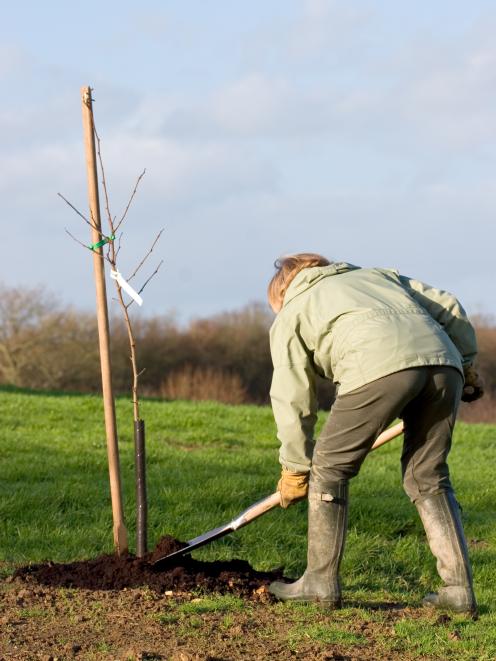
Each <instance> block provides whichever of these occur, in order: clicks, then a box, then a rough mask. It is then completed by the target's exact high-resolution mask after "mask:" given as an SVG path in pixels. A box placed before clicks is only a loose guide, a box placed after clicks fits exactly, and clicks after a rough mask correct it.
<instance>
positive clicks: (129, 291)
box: [110, 269, 143, 305]
mask: <svg viewBox="0 0 496 661" xmlns="http://www.w3.org/2000/svg"><path fill="white" fill-rule="evenodd" d="M110 277H111V278H112V280H116V281H117V284H118V285H120V286H121V287H122V289H124V291H125V292H126V294H129V296H130V297H131V298H132V299H133V301H136V303H137V304H138V305H143V299H142V298H141V296H140V295H139V294H138V292H136V291H134V289H133V288H132V287H131V285H130V284H129V282H126V281H125V280H124V278H123V277H122V275H121V273H119V271H114V270H113V269H111V271H110Z"/></svg>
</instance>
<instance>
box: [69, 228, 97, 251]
mask: <svg viewBox="0 0 496 661" xmlns="http://www.w3.org/2000/svg"><path fill="white" fill-rule="evenodd" d="M65 231H66V233H67V234H68V235H69V236H70V237H71V239H72V240H73V241H75V242H76V243H79V245H80V246H83V248H86V250H91V248H90V247H89V246H87V245H86V244H85V243H83V242H82V241H80V240H79V239H76V237H75V236H74V234H71V233H70V232H69V230H68V229H67V227H66V228H65ZM91 252H93V251H91Z"/></svg>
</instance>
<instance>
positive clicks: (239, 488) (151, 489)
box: [0, 390, 496, 660]
mask: <svg viewBox="0 0 496 661" xmlns="http://www.w3.org/2000/svg"><path fill="white" fill-rule="evenodd" d="M0 405H1V411H2V426H1V428H0V456H1V460H0V463H1V471H0V561H1V563H0V571H1V572H2V576H3V578H4V579H5V578H6V577H8V576H9V575H10V574H11V573H12V571H13V569H14V568H15V566H18V565H20V564H28V563H31V562H38V561H43V560H54V561H70V560H74V559H83V558H88V557H92V556H96V555H100V554H102V553H104V552H111V550H112V532H111V528H112V522H111V514H110V504H109V494H108V473H107V463H106V448H105V438H104V428H103V422H102V404H101V400H100V399H99V398H98V397H92V396H68V395H47V394H29V393H21V392H9V391H6V390H4V391H2V392H0ZM117 413H118V429H119V435H120V450H121V466H122V479H123V488H124V500H125V510H126V518H127V524H128V530H129V534H130V540H131V547H132V546H133V537H134V530H133V522H134V511H133V508H134V465H133V440H132V408H131V405H130V403H129V402H128V401H127V400H124V399H122V400H119V401H118V402H117ZM142 415H143V418H144V419H145V421H146V426H147V466H148V494H149V505H150V509H149V545H150V547H153V545H154V543H155V542H156V541H157V540H158V539H159V538H160V537H161V536H162V535H163V534H166V533H167V534H171V535H173V536H175V537H177V538H179V539H190V538H192V537H194V536H196V535H198V534H200V533H202V532H205V531H207V530H209V529H211V528H213V527H215V526H217V525H219V524H220V523H223V522H225V521H228V520H230V519H231V518H232V517H233V516H235V515H236V514H238V513H239V512H240V511H241V510H242V509H244V508H245V507H246V506H248V505H249V504H251V503H253V502H254V501H256V500H257V499H259V498H261V497H262V496H264V495H267V494H269V493H271V492H272V491H273V490H274V487H275V484H276V481H277V479H278V472H279V467H278V463H277V450H278V447H277V441H276V440H275V429H274V423H273V419H272V414H271V411H270V409H269V408H264V407H254V406H238V407H229V406H223V405H219V404H214V403H201V404H197V403H186V402H174V403H165V402H159V401H145V402H143V405H142ZM323 419H324V418H323V417H321V419H320V420H319V424H322V422H323ZM495 440H496V427H495V426H490V425H466V424H462V423H459V424H458V425H457V428H456V432H455V439H454V447H453V450H452V454H451V461H450V467H451V473H452V478H453V482H454V484H455V487H456V489H457V495H458V498H459V500H460V502H461V504H462V506H463V513H464V521H465V528H466V533H467V538H468V539H469V540H470V550H471V558H472V562H473V567H474V575H475V585H476V592H477V596H478V600H479V604H480V613H481V615H480V618H479V620H478V621H471V620H465V619H463V618H461V617H452V618H448V619H447V620H446V623H445V624H442V623H441V624H439V620H436V616H435V615H432V614H431V613H429V611H426V612H425V615H424V614H423V611H420V615H419V614H418V612H417V614H416V616H415V617H412V618H408V617H403V618H401V619H400V620H398V621H397V622H396V623H395V624H394V627H393V628H392V629H391V628H388V629H387V630H386V629H384V631H383V633H382V635H381V633H380V631H381V629H380V628H378V629H377V630H376V633H375V634H374V635H375V638H376V640H375V643H376V644H377V645H379V647H380V648H381V649H384V653H385V654H386V653H387V652H388V650H389V651H391V650H394V651H395V652H396V653H401V651H402V650H404V656H403V658H421V657H422V658H432V659H486V660H489V659H495V658H496V615H495V609H496V517H495V510H496V507H495V503H496V484H495V480H494V459H495V451H494V447H495ZM400 445H401V442H400V440H399V439H397V440H396V441H392V442H391V444H389V445H388V446H385V447H383V448H381V449H379V450H378V451H377V452H375V453H373V454H371V455H370V456H369V457H368V459H367V461H366V462H365V464H364V467H363V469H362V471H361V473H360V475H359V476H358V477H357V478H356V479H355V480H354V481H353V482H352V485H351V489H350V523H349V535H348V539H347V545H346V551H345V557H344V562H343V568H342V574H343V581H344V588H345V599H346V600H347V601H346V606H347V608H346V609H345V610H344V611H341V612H339V613H336V614H334V615H331V616H329V617H330V619H329V618H327V619H326V620H325V622H324V623H322V622H320V623H319V618H318V617H316V616H315V609H314V608H310V607H309V608H307V609H305V608H301V607H300V608H295V607H291V606H286V605H280V604H274V605H266V606H265V607H264V608H266V609H268V610H269V611H270V613H269V615H270V617H273V618H275V620H277V618H278V617H283V618H285V619H286V620H287V621H291V622H294V626H293V625H292V626H291V627H290V628H289V629H288V631H287V633H286V634H285V641H286V642H285V644H286V645H287V649H288V650H291V649H292V648H294V647H295V645H296V646H297V642H295V641H298V640H300V639H301V638H305V637H307V638H311V639H312V640H313V641H314V642H315V641H316V642H317V643H319V644H321V645H322V646H324V647H325V646H326V645H329V644H331V643H332V642H333V641H334V643H336V642H337V643H339V644H340V645H342V646H346V645H349V646H351V647H350V649H352V648H353V646H354V645H356V644H358V643H359V642H360V640H359V636H358V637H357V634H356V629H354V631H355V633H350V621H353V622H354V623H359V622H361V621H362V622H365V621H367V622H372V621H376V622H378V621H380V617H381V612H382V611H381V610H377V608H375V607H374V604H377V603H391V604H393V603H394V602H398V603H401V604H406V605H407V606H408V607H412V608H414V607H415V606H417V605H418V604H419V602H420V600H421V597H422V596H423V594H424V593H425V592H426V591H428V590H430V589H432V588H434V587H436V585H438V579H437V575H436V572H435V567H434V560H433V558H432V557H431V555H430V553H429V551H428V548H427V545H426V543H425V541H424V534H423V530H422V528H421V525H420V522H419V520H418V519H417V515H416V511H415V508H414V507H413V506H412V505H411V504H410V503H409V501H408V499H407V498H406V496H405V495H404V493H403V492H402V488H401V481H400V472H399V453H400ZM305 508H306V506H305V504H303V503H300V504H298V505H296V506H294V507H292V508H290V509H289V510H287V511H282V510H278V511H274V512H271V513H269V514H267V515H266V516H265V517H262V518H261V519H259V520H258V521H257V522H255V523H253V524H252V525H250V526H247V527H246V528H244V529H242V530H240V531H238V532H237V533H235V534H232V535H230V536H228V537H225V538H224V539H222V540H220V541H218V542H215V543H214V544H211V545H210V546H207V547H205V548H204V549H202V550H201V551H198V553H197V556H196V557H198V558H201V559H204V560H214V559H216V560H217V559H231V558H243V559H246V560H248V561H249V562H250V563H251V564H252V566H253V567H254V568H256V569H258V570H269V569H274V568H276V567H284V568H285V573H286V574H287V575H288V576H298V575H299V573H300V572H302V571H303V570H304V568H305V551H306V511H305ZM8 585H9V584H8V583H6V584H5V585H4V586H3V588H2V589H7V586H8ZM212 599H213V602H212V603H213V604H214V605H213V606H212V608H211V611H212V612H215V611H216V608H217V610H218V608H220V607H217V606H215V604H216V603H223V602H222V599H221V598H219V599H220V602H216V601H215V598H214V597H213V598H212ZM233 604H235V602H230V606H229V607H228V608H227V610H224V611H222V608H221V611H222V617H223V618H224V620H225V618H231V619H233V621H234V620H235V619H236V617H238V615H237V613H236V607H235V605H233ZM189 607H190V608H192V609H193V610H194V609H195V606H194V605H190V606H189ZM185 608H187V606H186V605H184V604H178V605H177V612H175V611H174V612H173V611H171V612H169V613H168V614H164V615H163V617H164V618H165V619H166V620H167V618H169V620H168V622H169V624H170V625H171V626H172V625H173V624H174V623H177V622H180V621H181V618H182V617H183V616H184V609H185ZM198 608H200V607H198ZM181 609H182V610H181ZM207 611H208V608H207ZM204 612H205V611H204ZM295 613H296V615H295ZM288 614H289V615H288ZM291 614H292V615H291ZM190 615H191V614H190ZM244 616H245V615H243V617H244ZM239 617H241V615H239ZM174 618H175V619H174ZM291 618H293V619H291ZM224 620H223V621H224ZM164 621H165V620H164ZM199 621H200V625H199V626H198V627H197V629H198V628H200V629H201V622H202V620H201V619H200V620H199ZM433 623H435V624H436V626H433ZM166 624H167V622H166ZM196 635H198V633H197V634H196ZM102 653H103V652H102ZM409 655H410V656H409ZM95 658H96V657H95ZM102 658H103V657H102ZM105 658H106V657H105ZM109 658H110V657H109ZM280 658H283V657H282V656H281V657H280ZM329 658H332V657H329ZM350 658H352V657H350ZM353 658H355V657H353ZM356 658H361V657H356ZM367 658H369V657H367ZM391 658H392V657H391ZM394 658H400V657H394Z"/></svg>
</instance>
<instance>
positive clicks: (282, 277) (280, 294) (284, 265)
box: [267, 252, 330, 310]
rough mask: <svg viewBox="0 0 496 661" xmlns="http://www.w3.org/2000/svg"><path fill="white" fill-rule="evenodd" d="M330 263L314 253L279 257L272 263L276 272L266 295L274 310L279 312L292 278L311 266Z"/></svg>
mask: <svg viewBox="0 0 496 661" xmlns="http://www.w3.org/2000/svg"><path fill="white" fill-rule="evenodd" d="M329 264H330V261H329V260H328V259H327V258H326V257H323V256H322V255H318V254H317V253H314V252H300V253H296V254H295V255H286V256H285V257H279V259H276V261H275V262H274V266H275V268H276V272H275V274H274V276H273V277H272V279H271V281H270V282H269V286H268V288H267V295H268V298H269V303H270V305H271V306H272V308H273V309H275V310H280V309H281V307H282V302H283V300H284V296H285V294H286V291H287V289H288V287H289V285H290V284H291V282H292V281H293V279H294V277H295V276H296V275H297V274H298V273H299V272H300V271H301V270H302V269H308V268H311V267H312V266H328V265H329Z"/></svg>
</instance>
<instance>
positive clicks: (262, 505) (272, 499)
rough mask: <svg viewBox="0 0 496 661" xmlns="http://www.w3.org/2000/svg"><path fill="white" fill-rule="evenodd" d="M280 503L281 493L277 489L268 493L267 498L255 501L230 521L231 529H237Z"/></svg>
mask: <svg viewBox="0 0 496 661" xmlns="http://www.w3.org/2000/svg"><path fill="white" fill-rule="evenodd" d="M280 504H281V494H280V493H279V491H276V492H275V493H272V494H270V496H267V498H264V499H263V500H259V501H258V503H255V504H254V505H252V506H251V507H249V508H248V509H246V510H245V511H244V512H242V514H240V515H239V516H238V518H237V519H235V520H234V521H233V522H232V526H233V529H234V530H237V529H238V528H242V527H243V526H246V524H247V523H250V521H253V519H256V518H258V517H259V516H261V515H262V514H265V512H268V511H269V510H271V509H274V507H277V506H278V505H280Z"/></svg>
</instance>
